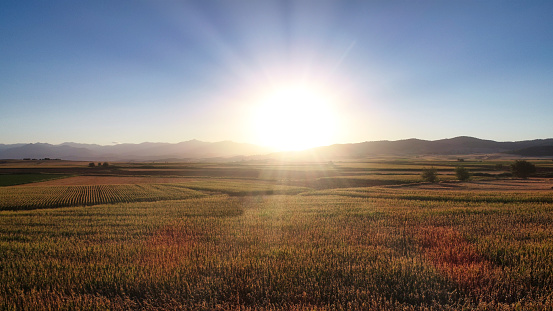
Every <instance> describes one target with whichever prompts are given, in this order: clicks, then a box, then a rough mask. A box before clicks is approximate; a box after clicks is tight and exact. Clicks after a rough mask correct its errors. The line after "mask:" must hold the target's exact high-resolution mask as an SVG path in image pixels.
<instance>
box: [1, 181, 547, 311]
mask: <svg viewBox="0 0 553 311" xmlns="http://www.w3.org/2000/svg"><path fill="white" fill-rule="evenodd" d="M336 191H338V190H336ZM346 191H351V190H350V189H346ZM379 191H380V193H381V194H382V196H381V197H370V196H367V197H361V196H347V195H344V194H343V193H342V194H332V193H326V194H324V195H322V193H318V195H315V196H313V195H301V196H298V195H272V196H240V197H238V196H228V195H212V196H208V197H197V198H189V199H185V200H171V201H158V202H138V203H121V204H105V205H97V206H89V207H85V206H81V207H66V208H62V209H41V210H32V211H2V212H0V266H1V267H2V269H0V297H1V298H2V299H0V309H10V308H11V309H38V310H41V309H42V310H46V309H73V310H79V309H119V310H123V309H189V310H213V309H238V308H242V309H260V308H265V309H268V310H277V309H295V310H307V309H320V310H334V309H375V310H378V309H382V310H386V309H388V310H389V309H425V308H434V309H463V308H464V309H478V308H481V309H516V308H520V309H544V308H547V307H548V306H551V302H552V299H553V294H552V293H553V276H552V271H553V255H552V254H553V252H552V250H553V228H552V227H551V226H550V224H551V223H553V213H552V212H553V207H552V205H551V203H543V202H541V203H540V202H537V201H536V200H534V201H531V200H527V199H526V198H525V197H520V196H517V195H516V194H514V195H513V196H512V197H508V198H507V199H508V200H510V201H508V200H503V201H499V200H496V201H486V200H487V196H488V194H482V197H481V198H480V199H478V197H479V194H474V195H473V196H472V197H467V194H463V195H464V196H463V195H462V196H460V198H461V199H443V200H436V199H434V197H432V196H430V195H429V194H428V193H427V192H426V191H419V192H418V194H417V191H416V190H409V191H407V190H397V191H395V190H394V191H389V192H386V191H388V190H379ZM402 191H403V192H402ZM365 192H366V190H365ZM416 195H418V198H417V199H414V198H413V196H416ZM538 197H539V196H538ZM444 198H456V196H455V195H454V194H453V193H444ZM525 200H526V201H525Z"/></svg>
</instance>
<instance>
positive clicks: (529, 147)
mask: <svg viewBox="0 0 553 311" xmlns="http://www.w3.org/2000/svg"><path fill="white" fill-rule="evenodd" d="M496 153H505V154H512V155H521V156H553V138H549V139H536V140H525V141H514V142H497V141H493V140H484V139H478V138H474V137H467V136H460V137H455V138H449V139H440V140H434V141H429V140H421V139H406V140H397V141H367V142H362V143H352V144H335V145H331V146H324V147H317V148H313V149H309V150H304V151H297V152H286V153H283V152H275V150H272V149H270V148H267V147H260V146H257V145H252V144H243V143H235V142H231V141H222V142H214V143H210V142H203V141H199V140H190V141H185V142H180V143H175V144H172V143H149V142H146V143H141V144H117V145H108V146H103V145H96V144H80V143H62V144H59V145H52V144H46V143H34V144H9V145H6V144H0V159H43V158H51V159H58V158H59V159H64V160H77V161H130V160H134V161H149V160H209V159H211V160H215V159H227V160H232V159H240V158H244V157H254V156H255V158H259V157H261V158H263V157H265V158H272V157H279V156H283V155H293V156H297V157H301V156H302V155H307V154H309V155H316V158H318V159H325V160H326V159H341V158H342V159H343V158H359V157H371V156H379V155H397V156H413V155H467V154H496Z"/></svg>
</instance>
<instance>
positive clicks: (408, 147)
mask: <svg viewBox="0 0 553 311" xmlns="http://www.w3.org/2000/svg"><path fill="white" fill-rule="evenodd" d="M543 146H553V139H536V140H526V141H517V142H496V141H493V140H484V139H478V138H474V137H467V136H460V137H455V138H449V139H440V140H434V141H429V140H420V139H406V140H397V141H370V142H363V143H357V144H338V145H332V146H326V147H318V148H315V150H314V151H315V152H316V154H318V155H319V156H324V157H344V156H348V155H350V156H375V155H398V156H401V155H429V154H436V155H455V154H486V153H508V152H510V153H514V152H513V150H520V149H525V148H531V147H543ZM552 155H553V154H552Z"/></svg>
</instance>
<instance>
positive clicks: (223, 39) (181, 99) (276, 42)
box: [0, 0, 553, 145]
mask: <svg viewBox="0 0 553 311" xmlns="http://www.w3.org/2000/svg"><path fill="white" fill-rule="evenodd" d="M551 16H553V2H552V1H470V0H469V1H437V0H436V1H393V0H392V1H314V0H313V1H306V0H300V1H253V0H236V1H230V0H203V1H153V0H152V1H130V0H129V1H11V0H8V1H2V2H1V4H0V68H1V72H2V73H1V74H0V143H28V142H48V143H62V142H65V141H75V142H83V143H98V144H112V143H114V142H125V143H140V142H145V141H152V142H180V141H186V140H190V139H199V140H204V141H222V140H232V141H237V142H248V143H256V144H269V145H270V142H264V141H262V139H260V138H259V137H257V136H255V135H254V133H255V132H256V131H258V129H257V128H255V126H253V125H252V124H254V123H255V122H252V121H251V120H250V119H251V115H252V114H251V111H252V109H253V108H252V107H254V106H255V105H256V98H258V97H259V96H261V95H260V94H263V90H264V89H266V88H267V87H269V86H275V85H279V84H283V83H286V82H287V81H296V80H301V81H308V82H310V81H314V83H317V84H318V85H320V86H322V87H321V88H322V89H324V90H325V92H327V94H331V95H329V96H332V98H333V99H334V101H333V105H335V106H336V107H335V109H334V111H335V114H336V118H337V123H336V124H338V125H337V127H336V129H335V135H333V136H332V143H350V142H362V141H370V140H397V139H406V138H413V137H414V138H421V139H429V140H434V139H441V138H450V137H455V136H461V135H468V136H475V137H479V138H485V139H494V140H501V141H511V140H525V139H535V138H548V137H553V134H552V130H553V125H552V124H553V122H551V120H552V119H553V118H552V117H553V19H552V18H551ZM306 118H308V116H306ZM285 123H286V120H283V124H284V125H285ZM284 125H283V126H284Z"/></svg>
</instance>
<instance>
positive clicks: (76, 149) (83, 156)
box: [0, 140, 274, 161]
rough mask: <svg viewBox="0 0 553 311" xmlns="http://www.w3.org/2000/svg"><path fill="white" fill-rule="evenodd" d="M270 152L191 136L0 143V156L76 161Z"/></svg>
mask: <svg viewBox="0 0 553 311" xmlns="http://www.w3.org/2000/svg"><path fill="white" fill-rule="evenodd" d="M10 146H12V147H10ZM271 152H274V150H272V149H270V148H266V147H260V146H256V145H252V144H241V143H235V142H230V141H222V142H215V143H209V142H202V141H199V140H190V141H186V142H181V143H176V144H170V143H149V142H147V143H141V144H118V145H111V146H102V145H94V144H80V143H72V142H68V143H63V144H59V145H51V144H45V143H35V144H24V145H22V144H16V145H2V148H0V159H25V158H30V159H43V158H51V159H55V158H60V159H64V160H76V161H130V160H135V161H151V160H163V159H173V160H183V159H208V158H230V157H237V156H252V155H260V154H268V153H271Z"/></svg>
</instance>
